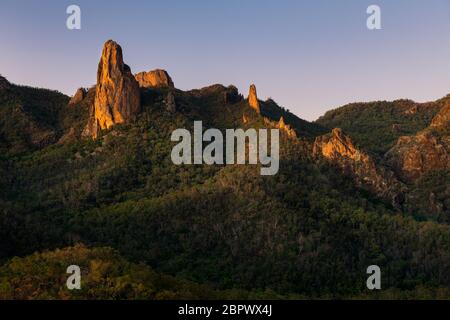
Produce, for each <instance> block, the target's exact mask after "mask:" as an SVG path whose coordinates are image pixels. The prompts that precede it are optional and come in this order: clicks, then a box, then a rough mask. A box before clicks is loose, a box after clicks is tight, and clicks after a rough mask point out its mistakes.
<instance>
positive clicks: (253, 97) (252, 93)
mask: <svg viewBox="0 0 450 320" xmlns="http://www.w3.org/2000/svg"><path fill="white" fill-rule="evenodd" d="M248 104H249V106H250V107H252V108H253V109H254V110H255V111H256V112H257V113H261V109H260V106H259V101H258V95H257V94H256V86H255V85H254V84H252V85H251V86H250V90H249V93H248Z"/></svg>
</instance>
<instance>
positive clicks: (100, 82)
mask: <svg viewBox="0 0 450 320" xmlns="http://www.w3.org/2000/svg"><path fill="white" fill-rule="evenodd" d="M140 111H141V103H140V91H139V84H138V82H137V81H136V79H135V78H134V76H133V74H132V73H131V70H130V67H129V66H127V65H126V64H125V63H124V62H123V57H122V48H121V47H120V46H119V45H118V44H117V43H116V42H114V41H112V40H109V41H107V42H106V43H105V45H104V47H103V52H102V56H101V58H100V62H99V65H98V72H97V86H96V92H95V100H94V106H93V112H92V113H93V114H92V115H91V118H90V119H89V122H88V124H87V126H86V128H85V130H84V132H83V134H84V135H90V136H92V137H94V138H96V137H97V134H98V130H100V129H106V128H110V127H111V126H113V125H115V124H119V123H128V122H130V121H132V120H133V119H134V118H135V117H136V115H137V114H138V113H139V112H140Z"/></svg>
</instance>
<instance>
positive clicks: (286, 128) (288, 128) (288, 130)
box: [277, 117, 297, 138]
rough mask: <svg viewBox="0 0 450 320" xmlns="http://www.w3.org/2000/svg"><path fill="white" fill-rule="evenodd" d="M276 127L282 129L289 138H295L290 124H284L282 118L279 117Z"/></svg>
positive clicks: (295, 134)
mask: <svg viewBox="0 0 450 320" xmlns="http://www.w3.org/2000/svg"><path fill="white" fill-rule="evenodd" d="M277 127H278V129H280V130H283V131H284V132H286V134H287V135H288V136H289V137H291V138H297V133H296V132H295V130H294V128H292V126H291V125H289V124H286V123H285V121H284V118H283V117H281V118H280V120H279V121H278V125H277Z"/></svg>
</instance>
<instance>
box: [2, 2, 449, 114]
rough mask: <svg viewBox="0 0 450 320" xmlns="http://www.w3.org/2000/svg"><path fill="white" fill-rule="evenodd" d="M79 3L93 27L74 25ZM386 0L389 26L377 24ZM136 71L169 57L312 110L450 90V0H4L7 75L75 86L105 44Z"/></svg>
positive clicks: (182, 80)
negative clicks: (372, 22) (376, 10)
mask: <svg viewBox="0 0 450 320" xmlns="http://www.w3.org/2000/svg"><path fill="white" fill-rule="evenodd" d="M70 4H78V5H79V6H80V7H81V10H82V29H81V30H80V31H70V30H68V29H67V28H66V18H67V14H66V8H67V6H68V5H70ZM370 4H378V5H379V6H380V7H381V10H382V28H383V29H382V30H377V31H369V30H368V29H367V28H366V18H367V14H366V8H367V6H368V5H370ZM110 38H111V39H114V40H116V41H117V42H118V43H119V44H121V46H122V48H123V51H124V59H125V62H126V63H127V64H129V65H130V67H131V69H132V71H133V72H134V73H136V72H139V71H143V70H150V69H154V68H164V69H166V70H167V71H168V72H169V73H170V75H171V76H172V78H173V80H174V82H175V85H176V87H178V88H180V89H183V90H187V89H193V88H199V87H203V86H207V85H210V84H213V83H222V84H224V85H228V84H234V85H236V86H237V87H238V88H239V90H240V91H241V92H242V93H244V94H245V95H247V92H248V86H249V84H250V83H255V84H256V86H257V89H258V95H259V98H260V99H265V98H267V97H272V98H273V99H274V100H275V101H277V102H278V103H279V104H281V105H283V106H284V107H286V108H288V109H290V110H291V111H292V112H294V113H295V114H297V115H298V116H300V117H301V118H304V119H308V120H314V119H316V118H317V117H318V116H320V115H321V114H323V113H324V112H325V111H326V110H329V109H331V108H334V107H337V106H339V105H342V104H345V103H349V102H355V101H371V100H385V99H386V100H392V99H397V98H411V99H414V100H417V101H427V100H434V99H437V98H440V97H442V96H444V95H446V94H447V93H450V0H389V1H382V0H371V1H366V0H346V1H337V0H334V1H332V0H311V1H301V0H292V1H290V0H285V1H283V0H277V1H275V0H272V1H268V0H214V1H212V0H198V1H196V0H191V1H187V0H168V1H167V0H165V1H162V0H161V1H132V0H128V1H114V0H111V1H100V0H96V1H92V0H89V1H84V0H83V1H81V0H80V1H76V0H71V1H65V0H53V1H52V0H41V1H29V0H27V1H24V0H1V1H0V43H1V47H0V74H3V75H4V76H5V77H7V78H8V79H9V80H10V81H11V82H14V83H18V84H27V85H32V86H39V87H46V88H51V89H57V90H59V91H62V92H64V93H66V94H69V95H72V94H73V93H74V91H75V89H76V88H78V87H80V86H90V85H92V84H94V83H95V78H96V71H97V70H96V69H97V64H98V60H99V57H100V53H101V49H102V45H103V43H104V42H105V41H106V40H107V39H110Z"/></svg>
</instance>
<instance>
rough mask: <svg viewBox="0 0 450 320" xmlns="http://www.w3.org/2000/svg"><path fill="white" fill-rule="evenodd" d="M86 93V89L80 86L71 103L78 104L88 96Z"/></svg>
mask: <svg viewBox="0 0 450 320" xmlns="http://www.w3.org/2000/svg"><path fill="white" fill-rule="evenodd" d="M86 94H87V90H86V89H84V88H78V90H77V91H76V92H75V94H74V95H73V97H72V98H71V99H70V101H69V104H76V103H79V102H81V101H83V99H84V98H85V97H86Z"/></svg>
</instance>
